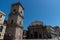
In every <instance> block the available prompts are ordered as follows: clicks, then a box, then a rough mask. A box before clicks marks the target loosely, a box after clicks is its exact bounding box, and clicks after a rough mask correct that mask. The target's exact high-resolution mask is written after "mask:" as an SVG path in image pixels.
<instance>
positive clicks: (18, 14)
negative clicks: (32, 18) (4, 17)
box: [7, 2, 24, 40]
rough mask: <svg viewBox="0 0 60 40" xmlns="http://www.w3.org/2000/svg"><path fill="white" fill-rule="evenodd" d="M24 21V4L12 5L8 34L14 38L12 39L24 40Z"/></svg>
mask: <svg viewBox="0 0 60 40" xmlns="http://www.w3.org/2000/svg"><path fill="white" fill-rule="evenodd" d="M23 19H24V8H23V6H22V4H21V3H20V2H18V3H15V4H12V7H11V10H10V14H9V19H8V24H7V26H8V27H7V31H8V32H7V33H8V34H9V35H10V37H12V38H11V39H13V40H22V35H23V30H22V28H23Z"/></svg>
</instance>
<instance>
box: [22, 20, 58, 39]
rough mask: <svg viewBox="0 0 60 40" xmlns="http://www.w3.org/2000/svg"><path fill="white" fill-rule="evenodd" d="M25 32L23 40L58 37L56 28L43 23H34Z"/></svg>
mask: <svg viewBox="0 0 60 40" xmlns="http://www.w3.org/2000/svg"><path fill="white" fill-rule="evenodd" d="M24 32H25V33H24V35H23V39H52V38H55V37H57V36H58V33H57V32H56V31H55V29H54V27H52V26H50V25H44V24H43V22H41V21H34V22H32V23H31V24H30V25H29V27H28V30H27V31H26V30H25V31H24Z"/></svg>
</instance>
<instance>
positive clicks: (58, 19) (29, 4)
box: [0, 0, 60, 29]
mask: <svg viewBox="0 0 60 40" xmlns="http://www.w3.org/2000/svg"><path fill="white" fill-rule="evenodd" d="M16 2H21V3H22V5H23V7H24V25H23V26H24V29H27V27H28V25H29V24H31V22H33V21H35V20H39V21H42V22H44V24H46V25H52V26H55V25H58V26H60V0H0V10H1V11H3V12H5V13H6V18H5V20H7V19H8V15H9V13H10V9H11V4H12V3H16Z"/></svg>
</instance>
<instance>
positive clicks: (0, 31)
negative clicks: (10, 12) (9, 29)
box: [0, 11, 6, 40]
mask: <svg viewBox="0 0 60 40" xmlns="http://www.w3.org/2000/svg"><path fill="white" fill-rule="evenodd" d="M5 15H6V14H5V13H4V12H2V11H0V40H3V39H4V34H5V30H6V25H4V18H5Z"/></svg>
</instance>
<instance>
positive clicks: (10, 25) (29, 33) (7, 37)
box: [0, 2, 60, 40]
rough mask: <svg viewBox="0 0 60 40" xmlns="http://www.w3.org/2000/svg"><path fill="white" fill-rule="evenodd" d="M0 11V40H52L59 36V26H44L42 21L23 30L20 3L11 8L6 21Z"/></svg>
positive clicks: (22, 9)
mask: <svg viewBox="0 0 60 40" xmlns="http://www.w3.org/2000/svg"><path fill="white" fill-rule="evenodd" d="M5 15H6V14H5V13H4V12H2V11H0V40H23V39H52V38H55V37H57V36H58V37H59V36H60V28H59V26H55V27H52V26H50V25H45V24H44V23H43V22H42V21H38V20H36V21H34V22H32V23H31V24H30V25H29V26H28V30H23V20H24V7H23V6H22V4H21V3H20V2H18V3H14V4H12V6H11V10H10V13H9V18H8V20H7V21H6V20H4V18H5Z"/></svg>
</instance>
